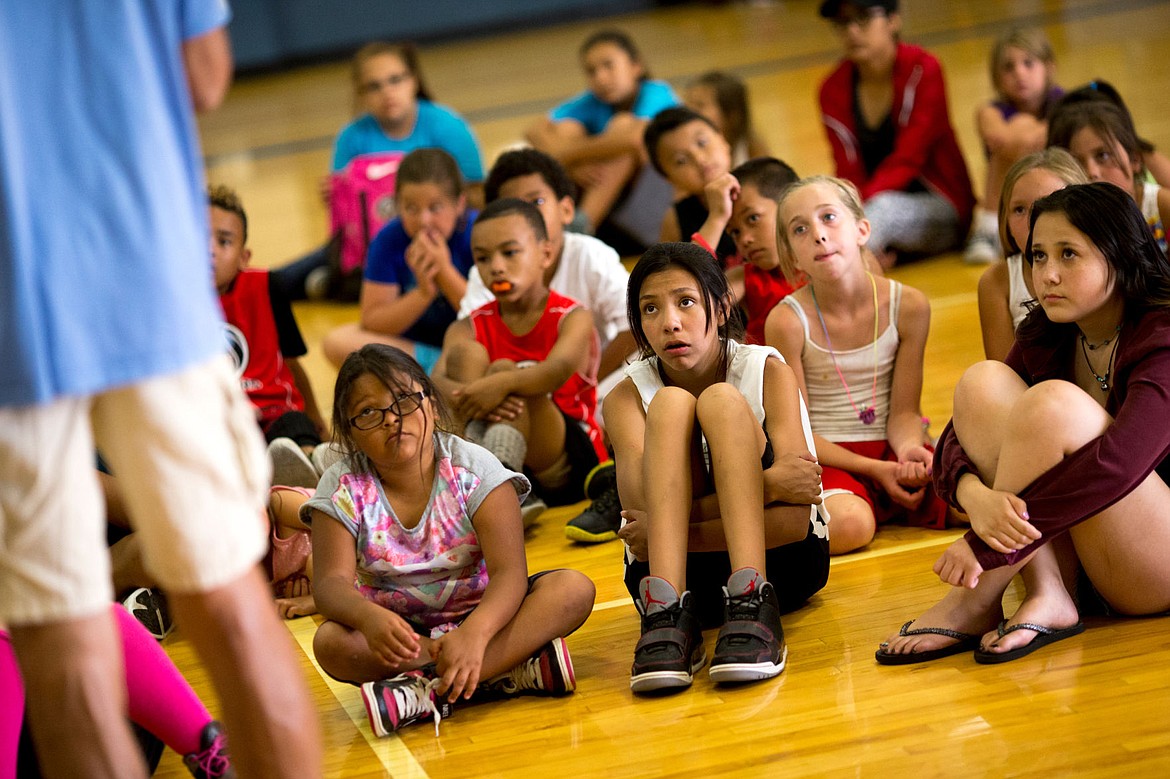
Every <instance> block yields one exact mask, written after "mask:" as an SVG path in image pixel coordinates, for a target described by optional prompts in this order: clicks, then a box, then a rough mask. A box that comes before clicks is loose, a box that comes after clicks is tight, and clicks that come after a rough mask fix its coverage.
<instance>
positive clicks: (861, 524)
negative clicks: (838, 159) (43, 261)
mask: <svg viewBox="0 0 1170 779" xmlns="http://www.w3.org/2000/svg"><path fill="white" fill-rule="evenodd" d="M776 222H777V232H778V235H779V239H778V243H779V245H780V246H781V247H782V248H781V256H782V257H783V258H784V261H785V265H786V273H788V274H789V275H790V277H793V278H796V277H797V276H798V275H799V276H800V277H803V278H805V279H807V282H808V283H807V284H806V285H805V286H804V287H802V288H801V289H798V290H797V291H796V292H794V293H792V294H791V295H789V296H788V297H786V298H784V299H783V300H782V301H780V304H779V305H777V306H776V308H774V309H773V310H772V313H771V314H770V315H769V316H768V320H767V323H766V324H765V328H764V333H765V338H766V340H767V342H768V344H769V345H771V346H775V347H776V348H777V349H779V350H780V353H781V354H782V355H784V359H785V361H787V362H788V364H789V365H791V366H792V370H793V372H794V373H795V374H796V378H797V382H798V383H799V385H800V388H801V391H802V393H803V394H804V397H805V398H807V399H808V411H809V417H810V419H811V421H812V430H813V436H814V440H815V441H816V447H817V454H818V457H819V461H820V463H821V465H822V467H824V469H825V470H824V472H823V473H822V474H821V481H822V483H823V485H824V488H825V504H826V507H827V508H828V512H829V516H830V517H832V521H831V524H830V533H829V549H830V551H831V552H832V553H834V554H841V553H843V552H849V551H852V550H855V549H858V548H860V547H863V546H865V545H866V544H868V543H869V542H870V540H871V539H872V538H873V536H874V532H875V530H876V528H877V525H878V524H880V523H883V522H887V521H890V520H893V519H898V520H901V521H905V522H908V523H911V524H915V525H925V526H928V527H936V528H937V527H943V526H945V523H946V514H947V511H946V506H945V505H944V504H942V503H941V502H940V501H938V499H937V498H935V497H934V495H933V493H932V492H931V490H930V488H929V485H930V473H931V460H932V457H933V455H932V453H931V450H930V448H929V445H928V438H927V435H926V431H925V430H924V427H923V420H922V412H921V410H920V408H919V402H920V400H919V399H920V396H921V393H922V360H923V352H924V350H925V348H926V335H927V331H928V330H929V328H930V304H929V303H928V302H927V300H926V296H925V295H923V294H922V293H921V292H919V291H918V290H916V289H913V288H911V287H906V286H904V285H902V284H900V283H899V282H897V281H893V280H891V279H886V278H880V277H877V276H874V275H873V274H872V273H871V272H870V271H869V269H868V268H867V265H866V262H865V261H864V259H863V257H862V247H864V246H865V244H866V241H868V240H869V236H870V227H869V221H868V220H866V218H865V213H864V212H863V211H862V207H861V200H860V197H859V196H858V194H857V190H856V189H855V188H854V187H853V185H852V184H850V183H849V182H847V181H845V180H843V179H837V178H831V177H828V176H814V177H811V178H807V179H804V180H802V181H800V182H798V183H796V184H794V185H793V186H792V187H790V188H789V189H788V190H787V191H786V192H785V194H784V195H783V196H782V198H781V200H780V203H779V207H778V210H777V220H776Z"/></svg>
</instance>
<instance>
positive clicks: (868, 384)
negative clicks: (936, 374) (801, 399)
mask: <svg viewBox="0 0 1170 779" xmlns="http://www.w3.org/2000/svg"><path fill="white" fill-rule="evenodd" d="M780 302H781V303H783V304H785V305H787V306H788V307H789V308H791V309H792V310H793V311H794V312H796V316H797V317H798V318H799V319H800V325H801V327H802V328H803V329H804V349H803V350H801V354H800V362H801V365H802V366H803V367H804V386H805V388H806V389H807V390H808V406H809V410H810V414H811V417H812V429H813V432H815V433H816V434H817V435H820V436H824V437H825V438H826V439H828V440H829V441H833V442H834V443H836V442H839V441H880V440H882V439H884V438H885V437H886V422H887V421H888V419H889V416H890V387H891V385H892V384H893V381H894V357H895V356H896V355H897V353H898V344H899V343H901V339H900V338H899V337H898V309H899V308H900V304H901V302H902V285H901V284H900V283H898V282H896V281H892V280H891V281H890V323H889V325H888V326H887V327H886V329H885V330H884V331H883V332H882V333H881V334H880V335H878V339H877V390H876V392H875V391H874V345H873V344H872V343H868V344H866V345H865V346H862V347H859V348H857V349H846V350H843V351H841V350H836V349H835V350H834V351H833V353H832V354H830V352H829V350H828V349H826V348H825V347H823V346H818V345H817V344H815V343H813V340H812V338H810V337H809V321H808V317H806V316H805V314H804V309H803V308H802V307H801V305H800V303H799V302H797V301H796V300H795V299H794V298H793V297H792V296H791V295H789V296H788V297H786V298H784V299H783V300H781V301H780ZM820 326H821V325H820V322H819V321H818V322H817V328H818V329H819V328H820ZM834 355H835V356H836V358H837V362H836V367H834V365H833V357H834ZM837 368H840V370H841V376H844V377H845V382H846V383H847V384H848V386H849V393H850V394H851V395H852V397H853V404H852V405H851V404H850V402H849V395H846V394H845V389H844V387H842V386H841V376H838V375H837ZM871 404H872V405H873V406H874V411H875V418H874V421H873V423H872V424H869V425H867V424H865V423H863V422H862V421H861V420H860V419H859V418H858V416H857V414H858V411H860V410H861V409H863V408H865V407H866V406H869V405H871ZM854 405H856V406H857V408H856V409H855V408H854V407H853V406H854Z"/></svg>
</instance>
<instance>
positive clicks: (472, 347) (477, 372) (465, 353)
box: [447, 340, 489, 381]
mask: <svg viewBox="0 0 1170 779" xmlns="http://www.w3.org/2000/svg"><path fill="white" fill-rule="evenodd" d="M488 362H489V360H488V354H487V349H485V348H484V347H483V344H481V343H479V342H478V341H471V340H468V341H460V342H458V343H456V344H453V345H452V346H451V348H450V349H449V350H448V351H447V375H448V376H450V377H451V378H452V379H454V380H455V381H471V380H473V379H476V378H479V377H480V376H482V375H483V374H484V371H485V370H486V369H487V366H488Z"/></svg>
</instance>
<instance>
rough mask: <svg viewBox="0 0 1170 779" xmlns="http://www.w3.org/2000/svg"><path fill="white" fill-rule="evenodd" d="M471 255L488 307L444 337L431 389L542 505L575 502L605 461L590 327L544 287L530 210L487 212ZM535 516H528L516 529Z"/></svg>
mask: <svg viewBox="0 0 1170 779" xmlns="http://www.w3.org/2000/svg"><path fill="white" fill-rule="evenodd" d="M471 250H472V256H473V257H474V259H475V265H476V268H477V269H478V270H479V274H480V277H481V278H482V279H483V280H484V282H485V283H486V284H487V286H488V288H489V289H490V290H491V291H492V294H493V295H495V297H496V299H495V300H494V301H492V302H490V303H487V304H485V305H483V306H480V307H479V308H477V309H476V310H475V311H473V312H472V313H471V315H470V316H469V317H467V318H466V319H462V320H459V321H457V322H455V323H454V324H453V325H451V327H450V328H448V330H447V335H446V337H445V338H444V340H443V353H442V355H441V356H440V357H439V362H438V363H437V364H436V365H435V370H434V374H433V376H434V379H435V383H436V384H438V386H439V388H440V389H441V390H442V391H443V393H444V394H445V395H447V397H448V398H449V399H450V401H451V407H452V408H453V409H454V410H455V413H456V414H457V416H458V418H459V421H460V423H463V424H465V425H466V431H465V435H467V437H469V438H471V439H472V440H475V441H477V442H478V443H480V444H482V445H483V446H484V447H486V448H487V449H489V450H490V451H491V452H492V453H493V454H495V455H496V456H497V457H498V458H499V459H500V461H501V462H503V463H504V465H506V466H508V467H510V468H513V469H515V470H519V469H520V468H521V467H523V468H524V469H525V470H526V471H527V472H528V473H529V474H530V475H531V477H532V482H533V486H534V488H535V490H536V492H537V493H539V495H540V497H541V498H543V500H544V501H546V502H547V503H549V504H551V505H554V506H555V505H564V504H566V503H573V502H575V501H578V500H581V499H582V498H583V497H584V495H583V493H582V486H581V485H582V484H583V483H584V480H585V475H586V474H587V473H588V472H589V470H590V469H591V468H592V467H593V466H595V465H597V463H598V462H599V461H601V460H604V459H606V458H607V456H608V455H607V454H606V452H605V446H604V444H603V443H602V437H601V430H600V428H599V427H598V425H597V420H596V418H595V414H596V408H597V366H598V361H599V346H598V338H597V332H596V331H595V330H594V328H593V318H592V316H591V315H590V313H589V311H588V310H586V309H584V308H582V307H581V306H580V305H578V304H577V302H576V301H574V300H572V299H570V298H567V297H565V296H564V295H561V294H559V293H557V292H554V291H552V290H550V289H549V288H548V287H547V286H545V282H544V271H545V269H546V268H548V267H549V265H550V263H551V262H552V247H551V245H550V243H549V241H548V233H547V231H546V229H545V225H544V219H543V218H542V217H541V215H540V211H539V210H538V209H537V208H536V207H535V206H533V205H532V204H531V203H528V202H525V201H523V200H517V199H513V198H504V199H501V200H497V201H495V202H493V203H492V204H490V205H489V206H488V207H487V208H485V209H484V210H483V212H482V213H481V214H480V215H479V218H478V219H477V220H476V222H475V227H474V228H473V229H472V233H471ZM525 508H526V509H528V508H530V507H528V506H526V507H525ZM541 508H543V506H540V505H539V504H537V505H535V506H532V507H531V510H529V511H526V512H525V519H526V520H530V519H531V518H534V515H535V513H537V512H538V511H539V509H541Z"/></svg>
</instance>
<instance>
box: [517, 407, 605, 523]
mask: <svg viewBox="0 0 1170 779" xmlns="http://www.w3.org/2000/svg"><path fill="white" fill-rule="evenodd" d="M561 416H562V417H564V420H565V456H567V457H568V458H569V478H568V479H567V480H566V481H565V483H564V485H562V486H560V487H556V488H549V487H545V486H544V485H543V484H541V483H540V482H538V481H537V480H536V479H535V478H533V474H532V472H531V471H530V470H529V469H527V468H525V469H524V475H525V476H527V477H528V479H529V481H531V482H532V489H533V491H534V492H536V494H537V495H539V496H540V499H541V500H543V501H544V502H545V503H547V504H548V505H550V506H567V505H569V504H570V503H576V502H577V501H580V500H585V477H586V476H588V475H589V471H591V470H593V466H595V465H597V450H596V449H594V448H593V442H592V441H590V440H589V433H588V432H586V431H585V429H584V428H583V427H581V423H580V422H578V421H577V420H576V419H573V418H571V417H569V416H568V415H566V414H565V412H563V411H562V412H561Z"/></svg>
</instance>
